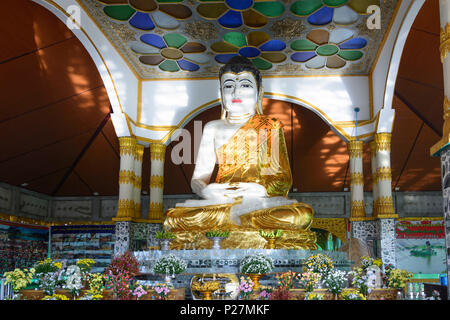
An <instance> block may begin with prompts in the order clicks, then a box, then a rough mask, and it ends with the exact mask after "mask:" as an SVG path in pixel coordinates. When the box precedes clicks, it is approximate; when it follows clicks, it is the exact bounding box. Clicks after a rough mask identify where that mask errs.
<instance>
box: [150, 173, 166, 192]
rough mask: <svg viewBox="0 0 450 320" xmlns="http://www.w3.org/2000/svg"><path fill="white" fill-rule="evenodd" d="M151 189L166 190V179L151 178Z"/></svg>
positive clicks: (159, 177) (160, 177)
mask: <svg viewBox="0 0 450 320" xmlns="http://www.w3.org/2000/svg"><path fill="white" fill-rule="evenodd" d="M151 188H158V189H164V177H162V176H150V189H151Z"/></svg>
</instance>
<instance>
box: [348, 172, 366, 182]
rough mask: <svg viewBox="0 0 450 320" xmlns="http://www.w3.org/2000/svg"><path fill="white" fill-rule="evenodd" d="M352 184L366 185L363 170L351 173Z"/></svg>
mask: <svg viewBox="0 0 450 320" xmlns="http://www.w3.org/2000/svg"><path fill="white" fill-rule="evenodd" d="M350 185H364V175H363V174H362V172H355V173H352V174H350Z"/></svg>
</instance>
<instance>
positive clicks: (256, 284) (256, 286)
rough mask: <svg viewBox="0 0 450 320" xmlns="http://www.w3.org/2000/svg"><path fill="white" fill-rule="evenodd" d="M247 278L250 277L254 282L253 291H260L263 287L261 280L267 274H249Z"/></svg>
mask: <svg viewBox="0 0 450 320" xmlns="http://www.w3.org/2000/svg"><path fill="white" fill-rule="evenodd" d="M246 276H247V277H249V278H250V279H252V281H253V290H259V288H260V287H261V285H260V283H259V279H261V278H262V277H264V276H265V274H257V273H248V274H246Z"/></svg>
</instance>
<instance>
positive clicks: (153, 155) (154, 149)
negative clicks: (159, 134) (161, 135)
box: [150, 143, 166, 161]
mask: <svg viewBox="0 0 450 320" xmlns="http://www.w3.org/2000/svg"><path fill="white" fill-rule="evenodd" d="M165 157H166V145H164V144H162V143H151V144H150V159H151V160H152V161H153V160H159V161H164V160H165Z"/></svg>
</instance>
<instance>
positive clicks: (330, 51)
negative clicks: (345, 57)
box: [317, 44, 339, 57]
mask: <svg viewBox="0 0 450 320" xmlns="http://www.w3.org/2000/svg"><path fill="white" fill-rule="evenodd" d="M338 52H339V48H338V47H336V46H335V45H332V44H326V45H324V46H321V47H319V48H318V49H317V54H318V55H321V56H327V57H329V56H332V55H334V54H336V53H338Z"/></svg>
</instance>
